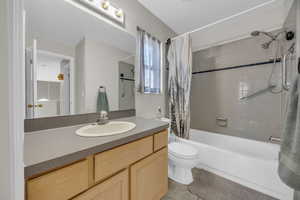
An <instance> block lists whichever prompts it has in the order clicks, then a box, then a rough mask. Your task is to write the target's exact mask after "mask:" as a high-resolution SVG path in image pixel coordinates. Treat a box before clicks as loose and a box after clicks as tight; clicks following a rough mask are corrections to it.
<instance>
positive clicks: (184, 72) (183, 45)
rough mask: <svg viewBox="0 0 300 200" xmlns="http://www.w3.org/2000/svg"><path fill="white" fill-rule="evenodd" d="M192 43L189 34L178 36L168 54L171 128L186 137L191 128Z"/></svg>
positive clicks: (179, 135) (187, 137) (172, 42)
mask: <svg viewBox="0 0 300 200" xmlns="http://www.w3.org/2000/svg"><path fill="white" fill-rule="evenodd" d="M191 43H192V41H191V37H190V35H189V34H184V35H182V36H180V37H177V38H175V39H173V40H172V41H171V46H170V49H169V54H168V60H169V91H168V92H169V95H170V103H169V112H170V115H169V116H170V120H171V130H172V131H173V132H174V133H175V135H177V136H178V137H181V138H185V139H189V130H190V91H191V78H192V49H191Z"/></svg>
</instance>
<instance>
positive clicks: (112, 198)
mask: <svg viewBox="0 0 300 200" xmlns="http://www.w3.org/2000/svg"><path fill="white" fill-rule="evenodd" d="M128 174H129V172H128V169H126V170H124V171H122V172H120V173H118V174H116V175H115V176H113V177H111V178H109V179H107V180H106V181H104V182H102V183H100V184H98V185H96V186H94V187H92V188H91V189H89V190H88V191H86V192H85V193H83V194H81V195H79V196H77V197H75V198H74V199H73V200H128V199H129V177H128V176H129V175H128Z"/></svg>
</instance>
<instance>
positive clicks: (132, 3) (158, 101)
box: [112, 0, 175, 118]
mask: <svg viewBox="0 0 300 200" xmlns="http://www.w3.org/2000/svg"><path fill="white" fill-rule="evenodd" d="M112 3H115V4H116V5H117V6H118V7H120V8H122V9H123V10H124V13H125V15H126V26H125V29H126V30H127V31H128V32H129V33H131V34H133V35H136V27H137V26H140V27H141V28H143V29H145V30H146V31H148V32H149V33H151V34H153V35H154V36H156V37H157V38H159V39H160V40H161V41H162V42H165V41H166V40H167V39H168V38H170V37H172V36H175V33H174V32H173V31H172V30H171V29H170V28H169V27H168V26H166V25H165V24H164V23H163V22H162V21H160V20H159V19H158V18H157V17H155V16H154V15H153V14H152V13H151V12H150V11H149V10H147V9H146V8H145V7H143V6H142V5H141V4H140V3H139V2H138V1H137V0H126V1H124V0H112ZM164 69H165V67H164ZM135 71H137V70H135ZM137 76H138V74H137V73H136V78H135V79H136V80H137ZM163 77H165V76H163ZM162 82H163V83H164V80H163V81H162ZM165 91H166V90H165V89H164V91H163V92H165ZM135 100H136V104H135V105H136V114H137V116H142V117H147V118H152V117H155V115H156V112H157V108H158V107H161V108H162V111H163V113H164V112H165V94H161V95H151V94H150V95H149V94H147V95H144V94H139V93H137V94H136V98H135Z"/></svg>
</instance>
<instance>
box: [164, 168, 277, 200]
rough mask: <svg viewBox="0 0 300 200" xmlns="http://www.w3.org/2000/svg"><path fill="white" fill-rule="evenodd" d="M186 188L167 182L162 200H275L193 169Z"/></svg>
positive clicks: (170, 181)
mask: <svg viewBox="0 0 300 200" xmlns="http://www.w3.org/2000/svg"><path fill="white" fill-rule="evenodd" d="M193 176H194V182H193V183H192V184H190V185H188V186H185V185H181V184H178V183H176V182H174V181H172V180H169V192H168V194H167V195H166V196H165V197H164V198H163V199H162V200H277V199H275V198H272V197H270V196H267V195H265V194H262V193H260V192H257V191H255V190H252V189H249V188H247V187H244V186H242V185H239V184H237V183H234V182H232V181H229V180H227V179H224V178H222V177H220V176H217V175H215V174H212V173H210V172H207V171H204V170H200V169H193Z"/></svg>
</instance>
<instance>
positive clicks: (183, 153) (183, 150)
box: [168, 142, 198, 159]
mask: <svg viewBox="0 0 300 200" xmlns="http://www.w3.org/2000/svg"><path fill="white" fill-rule="evenodd" d="M168 151H169V153H170V154H172V155H174V156H176V157H179V158H183V159H194V158H196V157H197V155H198V151H197V149H195V148H194V147H192V146H189V145H187V144H184V143H178V142H173V143H170V144H169V145H168Z"/></svg>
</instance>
